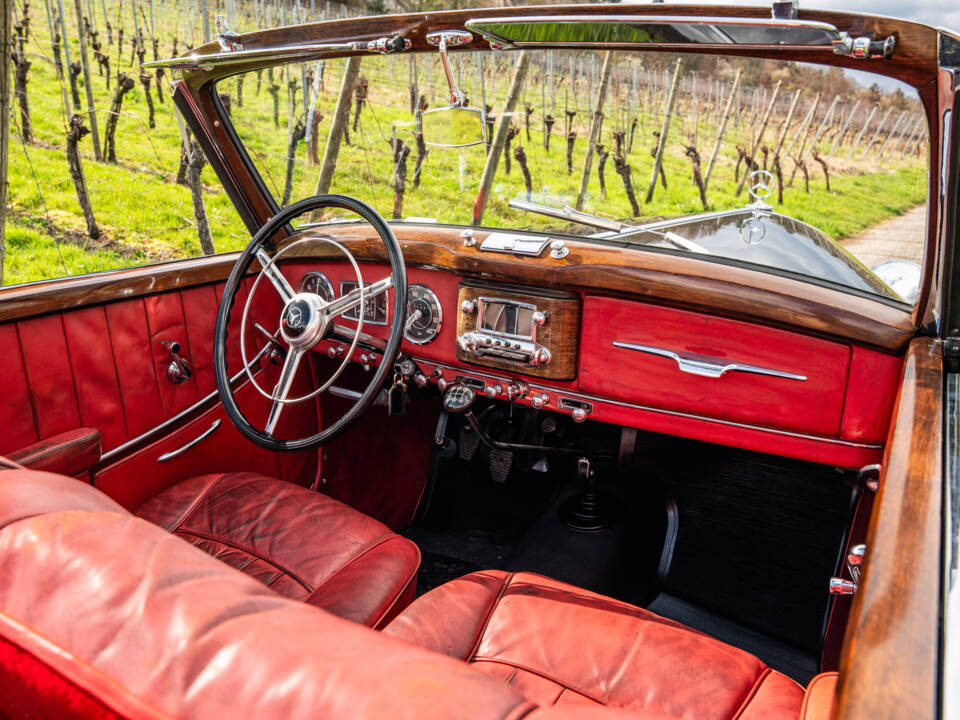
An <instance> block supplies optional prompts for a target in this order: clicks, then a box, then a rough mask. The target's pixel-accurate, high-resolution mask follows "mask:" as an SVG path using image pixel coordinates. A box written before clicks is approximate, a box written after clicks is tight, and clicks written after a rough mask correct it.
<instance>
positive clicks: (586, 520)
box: [558, 457, 610, 532]
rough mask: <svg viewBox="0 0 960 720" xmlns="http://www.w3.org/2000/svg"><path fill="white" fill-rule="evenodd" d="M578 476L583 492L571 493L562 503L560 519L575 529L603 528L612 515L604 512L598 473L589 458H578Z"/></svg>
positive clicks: (591, 530)
mask: <svg viewBox="0 0 960 720" xmlns="http://www.w3.org/2000/svg"><path fill="white" fill-rule="evenodd" d="M577 477H578V478H579V479H580V480H581V481H583V492H581V493H578V494H577V495H571V496H570V497H568V498H567V499H566V500H564V501H563V502H562V503H560V508H559V510H558V514H559V515H560V520H561V521H562V522H563V523H564V524H565V525H567V526H569V527H571V528H573V529H574V530H581V531H583V532H595V531H597V530H603V528H605V527H607V526H608V525H609V524H610V515H609V513H608V512H604V509H603V505H604V503H602V501H601V496H600V489H599V483H598V482H597V473H596V471H595V470H594V469H593V467H591V465H590V459H589V458H585V457H582V458H580V459H579V460H577Z"/></svg>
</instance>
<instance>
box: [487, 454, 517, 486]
mask: <svg viewBox="0 0 960 720" xmlns="http://www.w3.org/2000/svg"><path fill="white" fill-rule="evenodd" d="M511 467H513V453H512V452H510V451H509V450H491V451H490V479H491V480H493V481H494V482H496V483H500V484H501V485H502V484H503V483H505V482H506V481H507V476H508V475H509V474H510V468H511Z"/></svg>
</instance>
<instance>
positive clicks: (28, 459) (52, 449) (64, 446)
mask: <svg viewBox="0 0 960 720" xmlns="http://www.w3.org/2000/svg"><path fill="white" fill-rule="evenodd" d="M99 435H100V431H99V430H92V431H90V432H88V433H87V434H85V435H81V436H80V437H78V438H76V439H75V440H71V441H70V442H65V443H59V444H57V445H52V446H49V447H45V448H40V449H39V450H35V451H33V452H32V453H28V454H26V455H20V453H22V452H24V451H25V450H29V448H30V446H29V445H28V446H27V447H25V448H20V449H19V450H17V451H16V452H14V453H10V458H11V459H16V461H17V462H19V463H20V464H21V465H29V464H30V463H35V462H37V461H38V460H43V459H44V458H47V457H49V456H50V455H56V454H57V453H61V452H65V451H66V450H69V449H71V448H73V447H75V446H77V445H87V444H89V443H90V441H91V439H94V440H95V439H97V437H98V436H99ZM51 439H52V438H51ZM39 442H45V441H44V440H40V441H39ZM37 444H39V443H37Z"/></svg>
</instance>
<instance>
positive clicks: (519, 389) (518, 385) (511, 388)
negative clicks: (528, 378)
mask: <svg viewBox="0 0 960 720" xmlns="http://www.w3.org/2000/svg"><path fill="white" fill-rule="evenodd" d="M528 392H530V386H529V385H527V384H526V383H525V382H523V380H514V381H513V382H511V383H510V384H509V385H507V400H511V401H513V400H523V399H524V398H525V397H526V396H527V393H528Z"/></svg>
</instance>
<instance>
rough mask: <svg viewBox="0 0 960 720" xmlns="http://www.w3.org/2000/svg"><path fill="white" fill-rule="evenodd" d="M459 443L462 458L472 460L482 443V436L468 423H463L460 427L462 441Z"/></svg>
mask: <svg viewBox="0 0 960 720" xmlns="http://www.w3.org/2000/svg"><path fill="white" fill-rule="evenodd" d="M457 444H458V445H459V448H460V459H461V460H466V461H467V462H470V461H471V460H473V455H474V453H476V452H477V447H478V446H479V445H480V436H479V435H477V434H476V433H475V432H474V431H473V430H471V429H470V428H469V427H468V426H467V425H463V426H461V427H460V442H459V443H457Z"/></svg>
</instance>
